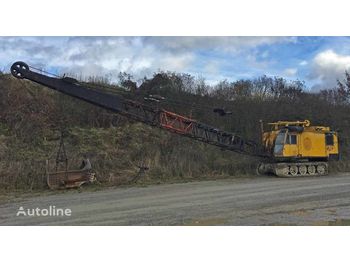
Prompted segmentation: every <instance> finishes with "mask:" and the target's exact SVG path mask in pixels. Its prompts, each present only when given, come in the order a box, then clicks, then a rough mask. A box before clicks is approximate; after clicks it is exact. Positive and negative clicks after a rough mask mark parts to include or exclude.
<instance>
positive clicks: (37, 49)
mask: <svg viewBox="0 0 350 262" xmlns="http://www.w3.org/2000/svg"><path fill="white" fill-rule="evenodd" d="M18 60H21V61H24V62H27V63H28V64H30V65H32V66H36V67H40V68H44V69H46V70H48V71H51V72H53V73H59V74H63V73H71V74H78V75H83V76H109V77H110V78H111V79H112V80H116V79H117V76H118V73H119V72H120V71H124V72H127V73H130V74H132V75H134V76H135V79H136V80H137V79H141V78H142V77H144V76H151V75H152V74H153V73H154V72H157V71H158V70H170V71H176V72H181V73H190V74H192V75H194V76H202V77H204V78H205V79H206V80H207V82H208V83H209V84H215V83H216V82H217V81H220V80H224V79H227V80H230V81H231V80H237V79H242V78H244V79H246V78H252V77H257V76H261V75H264V74H265V75H268V76H282V77H285V78H287V79H291V80H293V79H299V80H303V81H305V82H306V85H307V86H308V87H309V88H310V89H312V90H317V89H320V88H332V87H334V86H335V85H336V79H337V78H339V79H343V78H344V72H345V70H346V69H350V38H349V37H0V69H1V70H2V71H8V69H9V67H10V66H11V64H12V63H13V62H15V61H18Z"/></svg>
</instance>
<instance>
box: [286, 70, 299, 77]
mask: <svg viewBox="0 0 350 262" xmlns="http://www.w3.org/2000/svg"><path fill="white" fill-rule="evenodd" d="M297 72H298V70H297V69H296V68H287V69H285V70H284V71H283V73H284V75H285V76H287V77H292V76H295V75H296V73H297Z"/></svg>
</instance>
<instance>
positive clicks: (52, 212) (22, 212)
mask: <svg viewBox="0 0 350 262" xmlns="http://www.w3.org/2000/svg"><path fill="white" fill-rule="evenodd" d="M71 215H72V210H71V209H70V208H56V207H55V206H49V207H48V208H39V207H37V208H27V209H25V208H24V207H22V206H21V207H19V208H18V211H17V214H16V216H28V217H35V216H37V217H64V216H69V217H70V216H71Z"/></svg>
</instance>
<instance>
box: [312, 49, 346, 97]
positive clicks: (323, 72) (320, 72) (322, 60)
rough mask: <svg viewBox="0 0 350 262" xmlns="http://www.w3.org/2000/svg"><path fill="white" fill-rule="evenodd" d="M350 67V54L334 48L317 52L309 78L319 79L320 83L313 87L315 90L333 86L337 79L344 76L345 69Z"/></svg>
mask: <svg viewBox="0 0 350 262" xmlns="http://www.w3.org/2000/svg"><path fill="white" fill-rule="evenodd" d="M349 69H350V55H341V54H338V53H336V52H335V51H333V50H332V49H328V50H325V51H323V52H320V53H319V54H317V55H316V56H315V57H314V59H313V61H312V67H311V73H310V75H309V78H310V79H312V80H317V81H318V82H319V84H317V85H315V86H314V87H313V89H314V90H317V89H321V88H322V89H324V88H333V87H334V86H335V85H336V81H337V79H339V80H342V79H343V78H344V72H345V70H349Z"/></svg>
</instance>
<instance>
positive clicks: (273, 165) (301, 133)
mask: <svg viewBox="0 0 350 262" xmlns="http://www.w3.org/2000/svg"><path fill="white" fill-rule="evenodd" d="M11 73H12V75H13V76H14V77H16V78H19V79H27V80H30V81H33V82H36V83H39V84H41V85H43V86H45V87H48V88H50V89H54V90H56V91H58V92H61V93H63V94H66V95H68V96H71V97H75V98H77V99H80V100H83V101H86V102H88V103H91V104H93V105H95V106H98V107H102V108H105V109H107V110H110V111H113V112H115V113H118V114H120V115H123V116H125V117H127V118H130V119H133V120H135V121H139V122H142V123H144V124H147V125H151V126H154V127H158V128H161V129H164V130H167V131H170V132H173V133H176V134H178V135H181V136H184V137H188V138H190V139H194V140H197V141H200V142H203V143H207V144H211V145H214V146H217V147H220V148H222V149H225V150H229V151H233V152H236V153H240V154H246V155H250V156H254V157H260V158H261V159H262V161H261V163H260V164H259V165H258V167H257V170H258V172H259V173H273V174H275V175H277V176H279V177H300V176H319V175H326V174H328V162H329V161H330V160H339V144H338V135H337V133H336V132H334V131H331V129H330V128H329V127H325V126H312V125H311V123H310V122H309V121H308V120H305V121H278V122H275V123H269V124H268V125H269V126H270V128H269V130H267V131H264V128H263V126H264V125H263V123H262V122H261V133H262V134H261V136H262V139H261V140H262V141H261V143H257V142H254V141H251V140H246V139H244V138H242V137H241V136H239V135H236V134H234V133H230V132H226V131H222V130H220V129H218V128H216V127H212V126H209V125H206V124H203V123H201V122H199V121H197V120H195V119H192V118H188V117H185V116H182V115H179V114H176V113H174V112H170V111H168V110H165V109H163V108H159V107H153V106H150V105H148V104H144V103H141V102H138V101H135V100H133V99H127V98H125V97H124V96H121V95H117V94H115V93H110V92H106V91H104V90H103V89H94V88H91V87H90V86H88V85H87V84H85V83H82V82H79V81H77V80H76V79H73V78H70V77H57V76H54V77H53V76H49V75H48V74H45V73H43V72H42V71H38V70H36V69H35V68H33V67H30V66H28V65H27V64H26V63H24V62H16V63H14V64H13V65H12V66H11Z"/></svg>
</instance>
